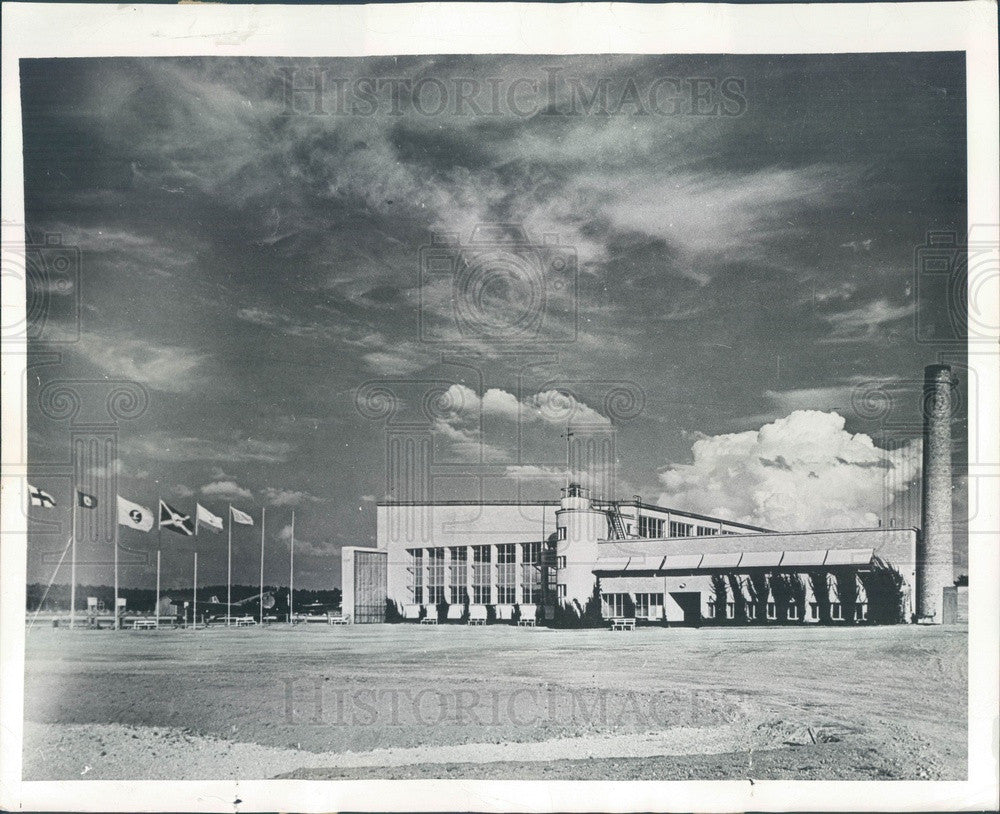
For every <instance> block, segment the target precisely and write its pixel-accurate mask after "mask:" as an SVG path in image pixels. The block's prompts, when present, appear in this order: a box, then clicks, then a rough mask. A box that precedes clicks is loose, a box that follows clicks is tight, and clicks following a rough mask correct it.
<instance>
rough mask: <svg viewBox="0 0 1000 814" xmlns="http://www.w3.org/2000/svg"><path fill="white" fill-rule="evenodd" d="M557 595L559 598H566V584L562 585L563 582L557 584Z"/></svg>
mask: <svg viewBox="0 0 1000 814" xmlns="http://www.w3.org/2000/svg"><path fill="white" fill-rule="evenodd" d="M556 597H558V598H559V599H565V598H566V586H565V585H562V584H560V585H556Z"/></svg>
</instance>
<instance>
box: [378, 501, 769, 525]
mask: <svg viewBox="0 0 1000 814" xmlns="http://www.w3.org/2000/svg"><path fill="white" fill-rule="evenodd" d="M612 502H614V503H617V504H618V506H619V507H623V508H624V507H626V506H639V507H640V508H643V509H646V510H647V511H654V512H667V513H669V514H676V515H679V516H681V517H684V518H686V519H689V520H704V521H706V522H709V523H724V524H726V525H727V526H738V527H739V528H741V529H750V530H751V531H758V532H759V531H771V529H767V528H764V527H763V526H751V525H750V524H749V523H740V522H739V521H737V520H728V519H726V518H725V517H711V516H709V515H707V514H698V513H697V512H689V511H687V510H686V509H674V508H671V507H670V506H659V505H657V504H655V503H643V502H642V501H639V500H615V501H610V500H602V499H597V498H595V499H594V503H596V504H599V505H600V506H608V505H610V504H611V503H612ZM375 505H376V506H552V507H554V508H558V507H559V505H560V503H559V501H558V500H485V499H483V500H393V499H391V498H383V499H381V500H377V501H375Z"/></svg>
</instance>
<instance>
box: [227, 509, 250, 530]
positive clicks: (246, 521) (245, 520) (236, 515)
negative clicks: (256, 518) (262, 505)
mask: <svg viewBox="0 0 1000 814" xmlns="http://www.w3.org/2000/svg"><path fill="white" fill-rule="evenodd" d="M229 511H231V512H232V513H233V522H234V523H239V524H240V525H241V526H252V525H253V518H252V517H251V516H250V515H248V514H247V513H246V512H241V511H240V510H239V509H234V508H233V507H232V506H230V507H229Z"/></svg>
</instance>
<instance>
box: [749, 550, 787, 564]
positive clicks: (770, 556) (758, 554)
mask: <svg viewBox="0 0 1000 814" xmlns="http://www.w3.org/2000/svg"><path fill="white" fill-rule="evenodd" d="M781 554H782V552H780V551H745V552H743V557H742V558H741V559H740V568H775V567H777V566H778V565H779V564H780V563H781Z"/></svg>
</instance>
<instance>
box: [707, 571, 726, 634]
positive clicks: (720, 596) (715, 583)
mask: <svg viewBox="0 0 1000 814" xmlns="http://www.w3.org/2000/svg"><path fill="white" fill-rule="evenodd" d="M711 586H712V599H711V602H712V607H714V608H715V624H717V625H724V624H725V623H726V602H727V601H728V600H727V599H726V596H727V589H726V578H725V577H724V576H723V575H722V574H712V578H711Z"/></svg>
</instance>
